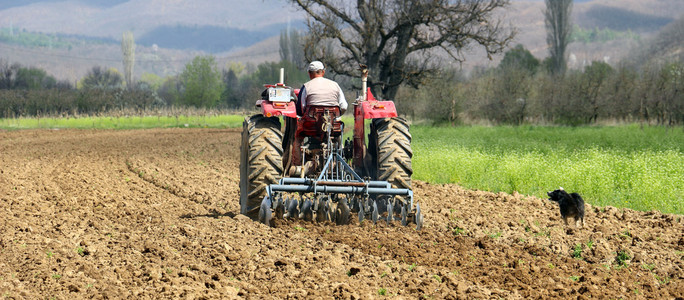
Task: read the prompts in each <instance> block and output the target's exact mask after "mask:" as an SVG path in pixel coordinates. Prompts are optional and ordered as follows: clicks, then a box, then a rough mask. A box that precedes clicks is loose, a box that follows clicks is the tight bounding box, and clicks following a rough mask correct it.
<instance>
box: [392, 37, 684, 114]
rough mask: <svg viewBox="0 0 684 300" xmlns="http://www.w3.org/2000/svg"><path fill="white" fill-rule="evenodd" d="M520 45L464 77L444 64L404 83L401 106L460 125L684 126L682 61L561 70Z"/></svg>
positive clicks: (592, 65)
mask: <svg viewBox="0 0 684 300" xmlns="http://www.w3.org/2000/svg"><path fill="white" fill-rule="evenodd" d="M551 68H552V64H549V62H548V60H547V61H543V62H541V61H539V60H538V59H536V58H535V57H534V56H532V54H531V53H530V52H529V51H528V50H526V49H524V47H522V46H517V47H515V48H513V49H511V50H509V51H508V52H506V53H505V55H504V58H503V60H502V61H501V63H500V64H499V65H498V66H497V67H495V68H491V69H482V68H480V69H476V70H474V71H473V72H472V73H471V74H470V75H469V76H466V75H465V73H464V72H462V71H459V70H443V71H442V74H441V75H440V76H437V77H435V78H433V79H432V80H431V81H430V82H429V83H428V84H427V85H426V86H424V87H423V88H421V89H410V88H405V89H403V90H402V92H401V93H400V96H398V97H397V99H398V104H397V106H398V107H399V110H400V111H402V112H411V113H410V115H411V116H412V117H413V118H414V119H426V120H432V121H434V122H437V123H450V124H462V123H472V122H478V121H486V122H488V123H492V124H507V125H520V124H558V125H570V126H577V125H588V124H596V123H597V122H601V121H617V122H645V123H649V124H659V125H682V124H684V64H682V63H681V62H680V61H673V62H667V63H653V64H650V65H647V66H641V67H636V66H631V65H628V64H620V65H618V66H615V67H613V66H611V65H609V64H607V63H605V62H601V61H594V62H593V63H591V64H590V65H588V66H586V67H584V69H579V70H568V71H567V72H566V73H565V74H564V75H557V74H555V73H553V72H552V71H550V69H551Z"/></svg>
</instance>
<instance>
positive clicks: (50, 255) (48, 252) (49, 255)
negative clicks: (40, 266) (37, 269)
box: [45, 251, 55, 258]
mask: <svg viewBox="0 0 684 300" xmlns="http://www.w3.org/2000/svg"><path fill="white" fill-rule="evenodd" d="M45 254H47V257H48V258H52V256H53V255H55V254H54V253H52V251H46V252H45Z"/></svg>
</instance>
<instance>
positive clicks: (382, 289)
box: [378, 288, 387, 296]
mask: <svg viewBox="0 0 684 300" xmlns="http://www.w3.org/2000/svg"><path fill="white" fill-rule="evenodd" d="M378 295H380V296H385V295H387V289H386V288H380V289H378Z"/></svg>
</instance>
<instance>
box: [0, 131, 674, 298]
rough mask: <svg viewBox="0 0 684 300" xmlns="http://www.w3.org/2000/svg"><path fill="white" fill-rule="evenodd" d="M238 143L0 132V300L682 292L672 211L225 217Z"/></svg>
mask: <svg viewBox="0 0 684 300" xmlns="http://www.w3.org/2000/svg"><path fill="white" fill-rule="evenodd" d="M239 143H240V132H239V130H232V129H228V130H217V129H155V130H134V131H89V130H40V131H30V130H29V131H12V132H6V131H5V132H2V131H0V296H2V297H3V298H17V299H24V298H28V299H46V298H54V299H78V298H98V299H99V298H135V299H148V298H191V299H193V298H195V299H196V298H205V299H219V298H228V299H231V298H249V299H269V298H314V299H318V298H323V299H329V298H339V299H370V298H383V297H391V298H399V299H401V298H406V299H416V298H422V297H427V298H433V299H455V298H467V299H473V298H480V299H492V298H505V299H519V298H637V299H638V298H661V299H677V298H679V299H681V298H682V297H684V220H682V216H681V215H667V214H662V213H659V212H639V211H633V210H629V209H617V208H613V207H594V206H591V205H587V208H586V210H587V217H586V226H585V227H584V228H582V229H570V228H568V227H566V226H565V225H564V224H563V222H562V220H561V219H560V216H559V210H558V207H557V206H556V205H555V204H553V203H551V202H550V201H548V200H546V199H538V198H535V197H527V196H523V195H519V194H514V195H508V194H503V193H499V194H494V193H489V192H483V191H473V190H465V189H463V188H461V187H459V186H457V185H433V184H429V183H424V182H414V191H415V195H416V199H417V201H419V202H420V203H421V206H422V207H423V208H424V213H425V228H424V229H423V230H422V231H415V230H414V229H413V228H411V227H401V226H396V225H393V226H388V225H386V224H378V225H373V224H371V223H369V222H365V223H364V224H360V225H359V224H352V225H348V226H334V225H329V224H314V223H306V222H299V221H279V222H278V223H277V225H278V226H277V227H276V228H269V227H266V226H264V225H262V224H259V223H256V222H253V221H251V220H249V219H247V218H245V217H244V216H241V215H239V200H238V199H239V188H238V182H239V170H238V166H239ZM552 188H553V187H549V189H552ZM587 200H588V201H589V202H591V199H587ZM383 294H384V295H383Z"/></svg>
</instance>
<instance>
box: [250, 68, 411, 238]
mask: <svg viewBox="0 0 684 300" xmlns="http://www.w3.org/2000/svg"><path fill="white" fill-rule="evenodd" d="M362 73H363V74H364V76H363V78H362V79H363V91H364V93H363V95H362V96H360V97H359V98H358V99H356V101H354V102H353V103H352V105H353V107H354V130H353V138H352V140H347V141H346V142H343V141H342V136H343V133H344V123H343V122H342V121H341V120H340V110H339V108H338V107H336V106H309V107H307V108H306V111H305V112H304V114H303V115H302V116H297V113H296V109H295V102H294V99H295V98H296V97H294V96H293V95H296V93H298V90H295V91H293V90H292V89H291V88H290V87H288V86H285V85H284V84H283V83H282V82H283V72H282V70H281V80H280V83H278V84H275V85H266V86H265V87H266V91H264V93H263V94H262V99H261V100H259V101H257V107H260V108H261V111H262V113H261V114H257V115H253V116H251V117H248V118H245V121H244V123H243V130H242V147H241V151H240V212H241V213H242V214H245V215H247V216H249V217H251V218H252V219H254V220H259V221H260V222H262V223H264V224H267V225H270V226H273V222H272V218H274V217H275V218H301V219H305V220H308V221H316V222H334V223H336V224H340V225H341V224H348V223H349V222H350V221H351V220H352V218H354V216H353V215H356V216H358V220H359V222H363V221H364V220H365V219H371V220H372V221H373V223H377V222H378V220H380V219H382V220H386V221H387V223H388V224H390V223H394V221H400V222H401V224H402V225H404V226H406V225H408V224H409V223H413V224H416V229H418V230H419V229H420V228H421V227H422V225H423V216H422V213H421V210H420V205H419V204H416V205H415V206H414V201H413V192H412V190H411V175H412V173H413V169H412V167H411V157H412V156H413V152H412V150H411V134H410V133H409V124H408V123H407V122H406V120H404V119H403V118H400V117H398V115H397V111H396V108H395V106H394V102H392V101H379V100H376V99H375V98H374V97H373V95H372V94H371V93H370V89H367V88H366V79H367V74H368V72H367V70H366V69H362ZM280 116H283V117H284V121H285V122H284V123H285V130H284V132H283V131H282V130H281V127H282V126H281V122H280V118H279V117H280ZM365 120H370V133H369V134H368V144H367V145H366V137H365Z"/></svg>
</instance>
